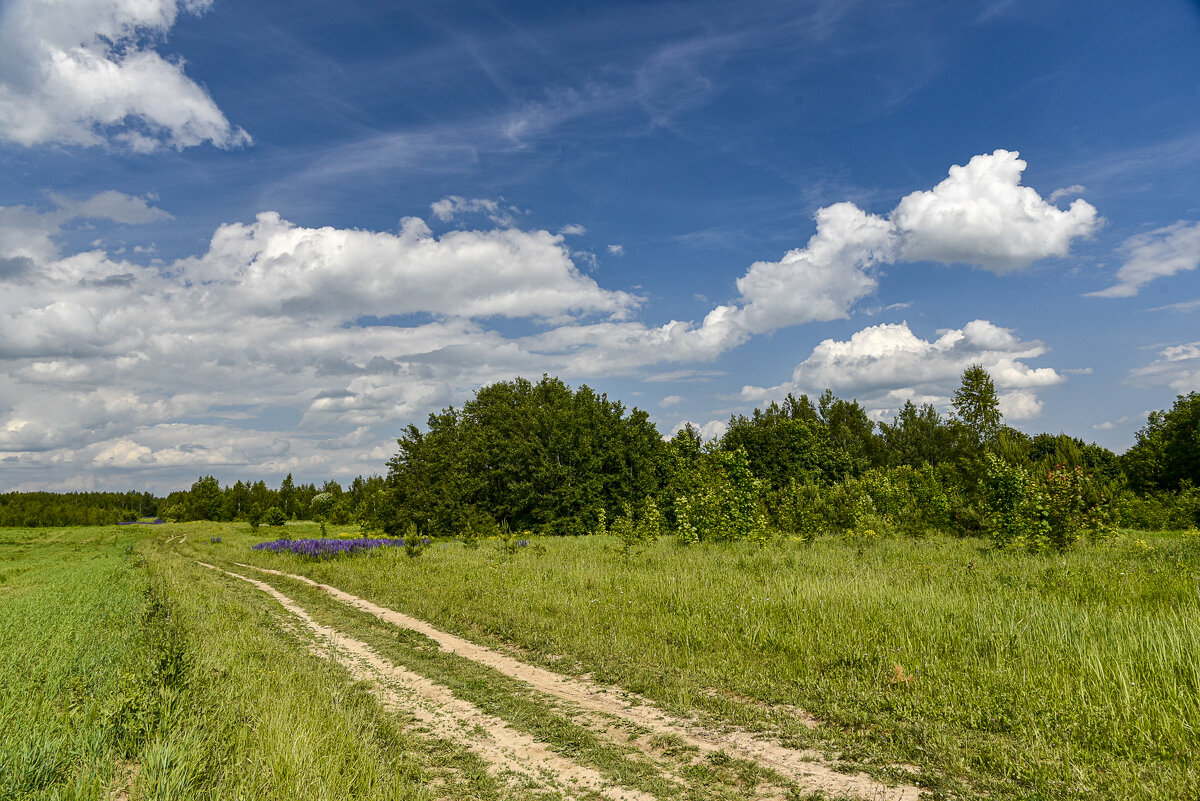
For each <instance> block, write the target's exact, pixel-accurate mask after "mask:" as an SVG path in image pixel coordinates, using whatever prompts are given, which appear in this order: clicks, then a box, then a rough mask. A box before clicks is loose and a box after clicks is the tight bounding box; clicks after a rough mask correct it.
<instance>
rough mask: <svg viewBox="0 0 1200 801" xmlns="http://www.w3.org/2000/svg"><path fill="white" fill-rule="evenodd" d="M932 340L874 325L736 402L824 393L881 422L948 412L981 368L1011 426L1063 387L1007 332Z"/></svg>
mask: <svg viewBox="0 0 1200 801" xmlns="http://www.w3.org/2000/svg"><path fill="white" fill-rule="evenodd" d="M940 334H941V335H940V336H939V337H938V338H937V339H933V340H925V339H921V338H920V337H918V336H917V335H916V334H914V333H913V332H912V329H910V328H909V327H908V324H907V323H894V324H883V325H874V326H870V327H868V328H864V329H862V330H861V331H858V332H857V333H855V334H854V335H852V336H851V337H850V339H849V340H844V341H840V340H834V339H826V340H824V341H822V342H821V343H820V344H818V345H817V346H816V347H815V348H813V351H812V353H811V354H810V355H809V356H808V358H806V359H805V360H804V361H803V362H801V363H800V364H799V365H797V366H796V368H795V369H794V370H793V371H792V376H791V379H790V380H788V381H786V382H784V383H782V384H780V385H778V386H775V387H769V388H764V387H751V386H747V387H744V388H743V389H742V393H741V396H742V399H743V400H745V401H747V402H753V403H761V402H764V401H768V400H777V399H779V398H782V397H783V396H784V395H786V394H787V393H789V392H792V393H797V394H799V393H802V392H803V393H808V394H810V395H815V394H818V393H820V392H821V391H823V390H824V389H826V388H829V389H832V390H833V391H834V393H835V394H837V395H839V396H841V397H848V398H849V397H852V398H857V399H858V400H859V401H860V402H861V403H862V404H863V405H864V406H865V407H866V408H868V409H870V410H872V411H873V412H875V413H876V414H877V415H879V416H888V415H891V414H894V413H895V412H896V410H898V409H899V407H900V406H902V405H903V404H904V402H905V401H908V400H911V401H913V402H914V403H917V404H921V403H933V404H934V405H935V406H938V407H941V408H943V409H944V408H946V407H947V406H948V404H949V401H950V397H951V396H952V395H953V393H954V390H955V389H956V388H957V386H958V383H959V379H960V377H961V375H962V372H963V370H965V369H966V368H967V367H969V366H971V365H972V364H981V365H983V367H984V369H986V370H987V371H988V373H989V374H990V375H991V377H992V380H993V381H994V382H995V384H996V389H997V395H998V397H999V399H1000V404H1001V410H1002V411H1003V412H1004V414H1005V415H1006V416H1007V417H1008V418H1009V419H1012V420H1021V419H1028V418H1030V417H1036V416H1037V415H1038V414H1039V413H1040V411H1041V402H1040V401H1039V400H1038V399H1037V395H1036V391H1037V390H1038V389H1039V388H1042V387H1048V386H1053V385H1055V384H1059V383H1062V382H1063V381H1064V380H1065V379H1064V378H1063V377H1062V376H1061V375H1060V374H1059V373H1058V372H1057V371H1055V370H1054V369H1052V368H1049V367H1030V366H1029V365H1027V364H1026V363H1025V362H1026V361H1027V360H1029V359H1033V358H1036V357H1038V356H1041V355H1043V354H1044V353H1045V352H1046V346H1045V345H1043V344H1042V343H1041V342H1037V341H1031V342H1026V341H1023V340H1021V339H1020V338H1019V337H1017V336H1016V335H1015V334H1014V333H1013V331H1012V330H1010V329H1007V328H1002V327H1000V326H997V325H994V324H993V323H991V322H988V321H987V320H972V321H971V322H969V323H967V324H966V325H964V326H963V327H962V328H955V329H950V330H947V331H942V332H940Z"/></svg>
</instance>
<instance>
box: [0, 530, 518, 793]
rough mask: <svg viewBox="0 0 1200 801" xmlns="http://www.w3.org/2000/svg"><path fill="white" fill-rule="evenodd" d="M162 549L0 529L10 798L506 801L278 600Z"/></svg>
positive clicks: (85, 533)
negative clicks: (319, 650) (393, 708)
mask: <svg viewBox="0 0 1200 801" xmlns="http://www.w3.org/2000/svg"><path fill="white" fill-rule="evenodd" d="M176 533H178V532H176ZM159 536H165V535H159ZM155 539H156V537H155V533H150V532H140V531H133V532H131V531H129V530H128V529H124V530H119V533H118V532H114V530H113V529H111V528H82V529H54V530H47V529H39V530H36V531H20V530H0V575H2V576H3V577H4V578H3V583H0V687H3V692H0V798H3V799H34V798H37V799H51V798H63V799H66V798H70V799H108V798H112V797H117V796H120V797H126V798H130V799H134V800H135V801H136V800H137V799H164V800H165V799H172V801H174V800H175V799H213V801H216V800H217V799H230V798H246V799H296V798H305V799H342V798H348V797H353V798H364V799H413V800H414V801H415V800H417V799H429V798H433V797H435V796H441V795H444V794H446V793H449V794H450V796H452V797H471V796H473V797H477V798H481V799H490V798H496V797H497V795H498V789H497V786H496V785H495V783H494V782H493V780H492V779H491V778H489V777H488V776H487V775H486V773H485V771H484V769H483V766H482V765H481V764H480V763H479V762H478V760H477V759H475V758H474V757H473V756H471V755H470V754H468V753H466V752H465V751H464V750H463V749H462V748H461V747H460V746H458V745H456V744H453V743H446V742H442V741H436V740H430V739H428V738H425V737H420V736H417V735H415V734H413V733H411V732H409V731H407V730H406V726H407V723H408V721H405V720H403V719H396V718H395V717H394V716H392V715H390V714H388V713H386V712H384V711H383V710H382V709H381V708H380V707H379V705H378V704H377V703H376V702H375V700H374V699H373V697H371V696H370V695H369V694H368V693H367V691H366V690H365V689H364V688H363V687H361V686H359V685H357V684H355V683H353V682H352V681H350V680H349V677H348V676H347V674H346V673H345V672H344V671H343V670H342V669H341V668H340V667H338V666H336V665H334V664H332V663H330V662H328V661H326V660H324V659H321V658H320V657H319V656H315V655H313V654H310V653H309V651H308V644H307V643H306V642H305V641H304V640H302V639H297V638H296V637H295V636H293V634H292V632H290V631H289V630H288V629H289V626H292V621H291V620H290V619H289V618H288V616H286V615H285V614H283V613H282V612H281V610H279V608H278V605H276V604H274V603H273V602H272V601H271V600H270V599H269V598H265V596H263V595H262V594H261V593H259V592H257V591H255V590H253V589H251V588H248V587H244V586H238V585H241V582H236V583H235V582H227V581H224V580H222V579H221V578H219V577H218V576H216V575H214V574H213V573H212V572H211V571H207V570H204V569H202V568H200V567H197V566H196V565H195V564H194V563H193V562H191V561H190V560H183V559H180V558H179V557H178V556H177V555H175V554H174V553H173V552H172V551H171V550H170V549H169V548H164V547H162V546H161V545H157V544H156V543H155ZM207 547H219V544H218V543H212V544H208V545H207ZM433 787H436V788H437V791H436V792H434V791H433V790H432V789H431V788H433Z"/></svg>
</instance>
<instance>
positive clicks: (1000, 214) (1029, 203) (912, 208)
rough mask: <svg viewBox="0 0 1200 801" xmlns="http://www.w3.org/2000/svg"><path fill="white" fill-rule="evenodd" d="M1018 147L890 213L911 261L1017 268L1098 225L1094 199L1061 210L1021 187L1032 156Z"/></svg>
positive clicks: (957, 173)
mask: <svg viewBox="0 0 1200 801" xmlns="http://www.w3.org/2000/svg"><path fill="white" fill-rule="evenodd" d="M1019 155H1020V154H1018V153H1017V152H1015V151H1008V150H997V151H996V152H994V153H992V154H991V155H982V156H975V157H974V158H972V159H971V160H970V161H969V162H968V163H967V164H966V166H954V167H951V168H950V175H949V177H948V178H946V180H944V181H942V182H941V183H939V184H938V185H937V186H935V187H934V188H933V189H931V190H929V191H925V192H913V193H912V194H910V195H908V196H906V197H905V198H904V199H903V200H901V201H900V204H899V205H898V206H896V208H895V210H894V211H893V212H892V214H891V220H892V222H893V223H894V224H895V226H896V230H897V232H898V233H899V235H900V237H901V240H902V245H901V247H900V258H902V259H904V260H905V261H937V262H942V263H943V264H954V263H963V264H973V265H977V266H979V267H982V268H984V269H986V270H991V271H992V272H996V273H1006V272H1012V271H1014V270H1019V269H1021V268H1023V267H1027V266H1029V265H1030V264H1031V263H1033V262H1035V261H1037V260H1039V259H1045V258H1048V257H1050V256H1066V255H1067V253H1068V252H1069V250H1070V247H1071V242H1072V241H1073V240H1075V239H1077V238H1079V237H1082V236H1087V235H1089V234H1090V233H1092V231H1094V230H1095V228H1096V225H1097V213H1096V209H1095V207H1094V206H1092V205H1091V204H1090V203H1088V202H1087V201H1085V200H1082V199H1077V200H1074V201H1072V202H1071V205H1070V206H1069V207H1068V208H1067V209H1066V210H1063V209H1059V208H1058V207H1056V206H1054V205H1053V204H1052V203H1048V202H1046V201H1045V200H1043V199H1042V198H1041V196H1040V195H1038V193H1037V191H1035V190H1034V189H1032V188H1030V187H1028V186H1021V174H1022V173H1023V172H1024V171H1025V167H1026V164H1025V162H1024V161H1023V160H1022V159H1020V158H1018V156H1019Z"/></svg>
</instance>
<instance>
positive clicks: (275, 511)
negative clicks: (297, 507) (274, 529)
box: [263, 506, 287, 526]
mask: <svg viewBox="0 0 1200 801" xmlns="http://www.w3.org/2000/svg"><path fill="white" fill-rule="evenodd" d="M263 522H264V523H266V524H267V525H268V526H282V525H284V524H285V523H287V517H286V516H285V515H284V514H283V510H282V509H280V508H279V507H278V506H272V507H271V508H270V509H268V510H267V512H266V514H264V515H263Z"/></svg>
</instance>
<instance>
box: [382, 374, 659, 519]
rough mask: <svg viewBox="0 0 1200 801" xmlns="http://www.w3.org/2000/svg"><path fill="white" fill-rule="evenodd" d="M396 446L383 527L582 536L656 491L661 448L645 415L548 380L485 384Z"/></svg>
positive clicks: (583, 388) (411, 430)
mask: <svg viewBox="0 0 1200 801" xmlns="http://www.w3.org/2000/svg"><path fill="white" fill-rule="evenodd" d="M398 444H399V446H400V450H399V452H398V453H397V454H396V456H395V457H394V458H393V459H391V460H390V461H389V462H388V479H387V480H388V487H389V499H388V509H387V511H386V513H385V514H384V515H383V517H384V522H385V527H386V528H387V529H389V530H391V529H393V528H395V529H396V530H403V527H404V526H407V525H408V523H410V522H413V523H416V524H417V525H418V526H420V527H422V528H423V529H425V530H432V531H434V532H443V533H453V532H456V531H458V530H461V528H462V527H463V526H464V525H468V524H471V525H488V524H489V523H491V522H507V523H508V524H509V525H511V526H512V527H514V528H531V529H538V530H543V531H548V532H553V533H582V532H584V531H588V530H590V528H591V526H592V525H593V523H594V520H595V517H596V515H597V513H598V512H599V510H600V509H604V510H605V511H606V514H607V515H608V516H609V517H610V518H612V517H615V516H616V515H617V514H619V513H620V512H621V510H623V509H624V507H625V505H626V504H634V503H637V502H639V501H641V500H642V499H643V498H644V497H645V496H647V495H650V494H653V493H654V492H656V491H657V489H658V487H659V484H660V481H661V477H662V475H661V474H662V470H663V464H664V455H665V450H666V444H665V443H663V441H662V438H661V436H660V435H659V433H658V431H657V429H655V427H654V425H653V424H652V423H651V422H650V419H649V416H648V415H647V414H646V413H645V412H643V411H641V410H639V409H632V410H629V412H628V414H627V413H626V409H625V407H624V406H623V405H622V404H621V403H620V402H618V401H610V400H608V397H607V396H606V395H603V394H597V393H595V392H594V391H593V390H592V389H591V388H589V387H587V386H581V387H579V389H577V390H574V391H572V390H571V388H570V387H568V386H567V385H566V384H564V383H563V382H562V381H560V380H559V379H557V378H550V377H549V376H543V377H542V380H541V381H539V382H538V383H537V384H533V383H531V382H530V381H528V380H526V379H523V378H518V379H516V380H514V381H501V382H498V383H495V384H491V385H489V386H486V387H483V388H482V389H480V390H479V391H478V392H476V394H475V397H474V398H473V399H471V400H470V401H468V402H467V403H465V404H464V405H463V407H462V409H455V408H453V407H450V408H447V409H445V410H443V411H442V412H441V413H440V414H433V415H430V416H429V420H428V425H427V426H426V430H425V431H420V430H419V429H417V427H416V426H412V425H410V426H409V427H408V428H407V429H405V431H404V434H403V435H402V436H401V437H400V439H399V440H398Z"/></svg>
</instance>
